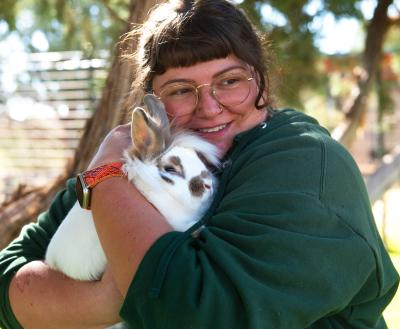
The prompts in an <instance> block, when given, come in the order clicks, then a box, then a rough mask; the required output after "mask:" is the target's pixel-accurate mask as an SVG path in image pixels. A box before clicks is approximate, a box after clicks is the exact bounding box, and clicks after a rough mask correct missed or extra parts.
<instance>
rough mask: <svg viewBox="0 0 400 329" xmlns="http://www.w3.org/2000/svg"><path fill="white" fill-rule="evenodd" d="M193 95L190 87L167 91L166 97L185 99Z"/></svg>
mask: <svg viewBox="0 0 400 329" xmlns="http://www.w3.org/2000/svg"><path fill="white" fill-rule="evenodd" d="M191 93H193V88H191V87H189V86H181V87H176V88H171V89H167V90H166V91H165V92H164V95H165V96H167V97H185V96H188V95H190V94H191Z"/></svg>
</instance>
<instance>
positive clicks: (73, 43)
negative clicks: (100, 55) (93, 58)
mask: <svg viewBox="0 0 400 329" xmlns="http://www.w3.org/2000/svg"><path fill="white" fill-rule="evenodd" d="M0 3H1V4H0V11H1V13H2V14H1V15H2V16H0V20H4V21H5V22H7V24H8V27H9V30H11V31H14V32H16V33H18V34H19V35H20V37H21V39H22V40H23V41H24V44H25V46H26V47H27V49H28V50H31V51H35V48H34V45H33V43H32V37H33V34H34V32H35V31H42V32H43V33H44V34H45V36H46V38H47V40H48V42H49V49H48V50H49V51H61V50H77V49H79V50H83V51H85V52H86V53H87V54H90V53H91V52H93V51H95V50H100V49H111V48H112V47H113V46H114V44H115V42H116V40H117V39H118V37H119V35H120V33H121V31H122V30H123V28H124V27H125V26H126V23H127V19H128V17H129V0H101V1H90V0H41V1H36V0H17V1H15V0H2V1H1V2H0ZM7 3H8V4H7ZM3 6H4V8H3Z"/></svg>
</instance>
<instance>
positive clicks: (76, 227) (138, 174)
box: [45, 133, 218, 280]
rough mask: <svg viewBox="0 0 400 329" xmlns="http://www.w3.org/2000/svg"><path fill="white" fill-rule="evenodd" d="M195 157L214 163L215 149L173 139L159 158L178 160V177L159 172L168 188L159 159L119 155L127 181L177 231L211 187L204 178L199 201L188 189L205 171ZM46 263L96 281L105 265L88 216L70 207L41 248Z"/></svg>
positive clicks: (202, 206)
mask: <svg viewBox="0 0 400 329" xmlns="http://www.w3.org/2000/svg"><path fill="white" fill-rule="evenodd" d="M196 151H197V152H201V153H202V154H204V155H205V156H206V158H207V160H208V161H209V162H210V163H211V164H214V165H216V164H217V163H218V157H217V149H216V148H215V146H213V145H211V144H209V143H207V142H205V141H203V140H202V139H200V138H199V137H197V136H194V135H191V134H184V133H183V134H182V133H181V134H178V135H177V136H175V138H174V139H173V142H172V144H171V146H170V147H169V148H168V149H167V150H165V151H164V152H163V153H162V154H161V156H160V157H161V160H162V159H168V157H170V156H178V157H179V158H180V160H181V163H182V166H183V167H184V171H185V179H183V178H182V177H179V176H176V175H171V174H169V173H164V175H166V176H167V177H169V178H170V179H172V180H173V181H174V184H173V185H171V184H169V183H167V182H165V181H164V180H163V179H161V177H160V169H159V168H158V167H157V161H159V160H160V159H159V158H156V159H152V160H144V161H141V160H139V159H136V158H131V157H130V156H129V155H128V152H127V153H126V154H125V160H126V161H125V165H124V170H125V171H126V173H127V176H128V179H129V180H130V181H131V182H132V183H133V184H134V185H135V186H136V187H137V188H138V190H139V191H141V193H142V194H143V195H144V196H145V197H146V198H147V199H148V200H149V201H150V202H151V203H152V204H153V205H154V206H155V207H156V208H157V209H158V210H159V211H160V213H161V214H162V215H164V217H165V218H166V220H167V221H168V222H169V223H170V224H171V226H172V227H173V228H174V229H175V230H177V231H185V230H187V229H188V228H189V227H190V226H192V225H193V224H194V223H196V222H197V221H198V220H199V219H200V218H201V217H202V215H203V214H204V212H205V210H206V209H207V208H208V206H209V205H210V202H211V199H212V193H213V190H214V189H215V185H214V184H215V182H214V179H213V178H212V176H210V178H208V179H206V183H207V184H209V185H210V186H212V187H211V189H210V190H208V191H206V193H204V195H202V196H201V197H195V196H193V195H192V194H191V192H190V190H189V189H188V182H189V180H190V179H191V178H192V177H194V176H197V175H199V174H200V173H201V172H202V171H204V170H207V168H206V166H205V164H204V163H203V161H202V160H201V159H200V158H199V157H198V155H197V153H196ZM45 260H46V262H47V264H49V266H51V267H52V268H54V269H56V270H59V271H61V272H63V273H64V274H66V275H67V276H69V277H71V278H74V279H78V280H97V279H99V278H100V277H101V275H102V273H103V272H104V269H105V266H106V262H107V260H106V257H105V255H104V251H103V249H102V247H101V244H100V241H99V238H98V236H97V232H96V229H95V226H94V222H93V218H92V213H91V212H90V211H88V210H84V209H82V208H80V206H79V204H78V203H76V204H75V205H74V206H73V208H72V209H71V211H70V212H69V213H68V214H67V217H66V218H65V219H64V221H63V222H62V224H61V225H60V227H59V228H58V230H57V231H56V233H55V235H54V236H53V238H52V239H51V241H50V244H49V246H48V249H47V253H46V258H45Z"/></svg>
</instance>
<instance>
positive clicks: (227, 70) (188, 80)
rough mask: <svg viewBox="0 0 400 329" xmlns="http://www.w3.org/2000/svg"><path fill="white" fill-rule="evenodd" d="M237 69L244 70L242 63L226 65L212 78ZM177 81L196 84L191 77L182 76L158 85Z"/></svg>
mask: <svg viewBox="0 0 400 329" xmlns="http://www.w3.org/2000/svg"><path fill="white" fill-rule="evenodd" d="M237 69H240V70H244V71H246V68H245V67H243V66H242V65H233V66H229V67H227V68H225V69H223V70H221V71H218V72H216V73H214V74H213V75H212V78H213V79H214V78H217V77H219V76H221V75H223V74H225V73H226V72H229V71H232V70H237ZM179 82H181V83H190V84H193V85H196V81H194V80H192V79H183V78H181V79H172V80H168V81H166V82H164V83H163V84H162V85H161V86H160V89H163V88H164V87H165V86H167V85H169V84H173V83H179Z"/></svg>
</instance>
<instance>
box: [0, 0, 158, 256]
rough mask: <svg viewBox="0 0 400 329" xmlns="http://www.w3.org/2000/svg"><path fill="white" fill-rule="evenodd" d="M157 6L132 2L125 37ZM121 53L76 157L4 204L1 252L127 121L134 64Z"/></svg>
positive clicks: (116, 55)
mask: <svg viewBox="0 0 400 329" xmlns="http://www.w3.org/2000/svg"><path fill="white" fill-rule="evenodd" d="M155 3H156V0H131V3H130V18H129V22H128V24H127V27H126V30H125V31H124V34H125V33H126V32H128V31H129V30H130V28H131V26H132V24H136V23H140V22H142V21H143V19H144V18H145V16H146V15H147V13H148V11H149V9H150V8H151V7H153V6H154V4H155ZM128 47H129V48H130V49H132V50H134V49H135V47H136V42H135V41H134V40H132V43H131V44H129V45H128ZM122 51H123V50H122V49H121V48H120V46H119V45H117V46H116V47H115V50H114V54H113V61H112V65H111V68H110V70H109V74H108V77H107V80H106V84H105V87H104V89H103V93H102V97H101V99H100V102H99V104H98V106H97V107H96V109H95V111H94V113H93V115H92V117H91V118H90V119H89V120H88V121H87V122H86V125H85V128H84V132H83V135H82V137H81V140H80V143H79V146H78V148H77V149H76V151H75V154H74V158H73V160H72V161H71V162H69V163H68V164H67V165H66V167H65V170H64V171H63V173H62V174H61V175H60V176H59V177H57V178H56V179H55V180H54V181H53V182H51V183H49V185H48V186H43V187H39V188H34V189H29V188H27V187H23V188H20V189H19V190H17V191H16V192H15V193H14V195H13V197H12V198H11V199H10V200H9V201H8V202H7V203H4V204H2V205H1V210H2V211H1V213H0V249H2V248H3V247H5V246H6V245H7V244H8V243H9V242H10V241H11V240H12V239H13V238H15V237H16V236H17V234H18V233H19V231H20V230H21V227H22V226H23V225H25V224H27V223H29V222H33V221H35V220H36V218H37V216H38V214H40V213H41V212H43V211H45V210H46V209H47V208H48V206H49V204H50V202H51V200H52V199H53V198H54V196H55V194H56V193H57V191H59V190H60V189H62V188H63V186H64V184H65V181H66V180H67V179H68V178H69V177H73V176H75V175H76V173H77V172H80V171H82V170H84V169H85V168H86V167H87V165H88V163H89V161H90V159H91V158H92V157H93V155H94V153H95V152H96V150H97V148H98V146H99V143H100V142H101V141H102V140H103V138H104V136H105V135H106V134H107V133H108V132H109V131H110V130H111V129H112V128H113V127H115V126H116V125H117V124H120V123H122V122H124V121H125V117H126V114H125V113H123V112H124V106H122V105H123V102H124V100H125V98H126V97H127V95H128V94H129V90H130V87H131V83H132V80H133V72H134V70H133V67H132V66H131V65H132V64H130V63H127V62H126V61H121V52H122Z"/></svg>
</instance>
